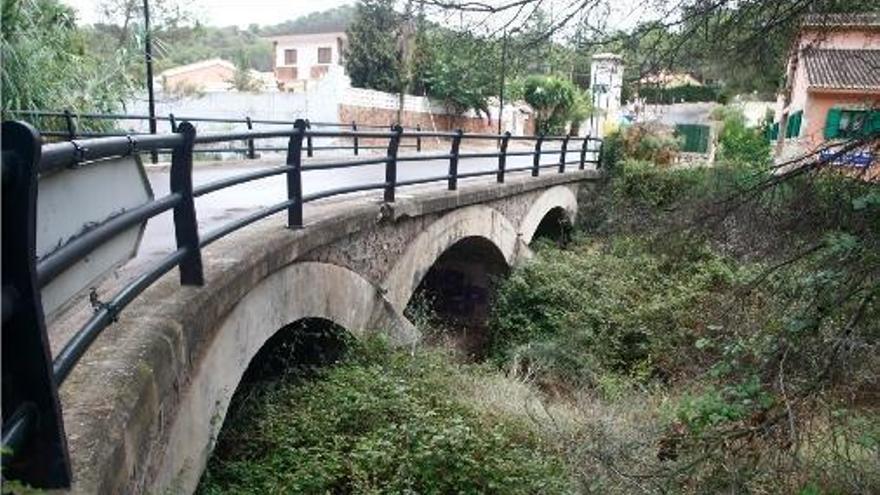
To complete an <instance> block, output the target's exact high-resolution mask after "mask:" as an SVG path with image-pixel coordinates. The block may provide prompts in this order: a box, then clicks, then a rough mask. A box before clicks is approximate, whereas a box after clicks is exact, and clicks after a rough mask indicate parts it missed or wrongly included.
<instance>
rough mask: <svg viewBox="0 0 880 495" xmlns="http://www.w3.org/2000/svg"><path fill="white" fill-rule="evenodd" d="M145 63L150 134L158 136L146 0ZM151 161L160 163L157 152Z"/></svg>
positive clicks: (151, 46)
mask: <svg viewBox="0 0 880 495" xmlns="http://www.w3.org/2000/svg"><path fill="white" fill-rule="evenodd" d="M144 61H145V62H146V64H147V99H148V105H149V114H150V134H156V95H155V94H154V93H153V41H152V39H151V38H150V3H149V0H144ZM150 158H151V161H152V162H153V163H156V162H158V161H159V155H158V153H156V152H155V151H154V152H152V153H151V154H150Z"/></svg>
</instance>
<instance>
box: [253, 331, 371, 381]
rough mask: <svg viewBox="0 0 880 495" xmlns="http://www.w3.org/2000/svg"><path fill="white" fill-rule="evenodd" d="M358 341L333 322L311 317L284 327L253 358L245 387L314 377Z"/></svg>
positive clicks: (341, 356)
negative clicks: (265, 382)
mask: <svg viewBox="0 0 880 495" xmlns="http://www.w3.org/2000/svg"><path fill="white" fill-rule="evenodd" d="M353 338H354V337H353V336H352V334H351V333H350V332H349V331H348V330H346V329H345V328H344V327H342V326H341V325H339V324H337V323H335V322H334V321H332V320H328V319H326V318H319V317H307V318H302V319H300V320H297V321H295V322H293V323H290V324H288V325H285V326H283V327H281V329H279V330H278V331H277V332H275V334H274V335H272V336H271V337H269V339H268V340H267V341H266V342H265V343H264V344H263V346H262V347H261V348H260V350H259V351H257V353H256V354H255V355H254V357H253V358H251V362H250V364H248V367H247V369H246V370H245V372H244V374H243V375H242V378H241V381H240V383H239V388H241V386H242V385H243V384H250V383H254V382H259V381H267V380H273V379H278V378H282V377H292V378H294V379H298V378H307V377H310V376H311V375H312V374H313V373H314V372H315V371H316V370H317V369H319V368H321V367H324V366H328V365H332V364H333V363H336V362H338V361H339V360H340V359H342V358H343V357H344V355H345V352H346V350H347V349H348V348H349V346H350V344H351V341H352V339H353Z"/></svg>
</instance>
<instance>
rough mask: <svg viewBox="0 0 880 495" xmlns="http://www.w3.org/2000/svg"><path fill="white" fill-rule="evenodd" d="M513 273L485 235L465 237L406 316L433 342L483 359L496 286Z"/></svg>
mask: <svg viewBox="0 0 880 495" xmlns="http://www.w3.org/2000/svg"><path fill="white" fill-rule="evenodd" d="M509 270H510V267H509V265H508V263H507V260H506V258H505V256H504V254H503V253H502V252H501V250H500V249H499V248H498V246H496V245H495V243H493V242H492V241H490V240H489V239H487V238H485V237H480V236H468V237H464V238H462V239H460V240H459V241H457V242H455V243H454V244H453V245H451V246H450V247H449V248H448V249H446V251H444V252H443V253H442V254H441V255H440V256H439V257H438V258H437V260H436V261H435V262H434V263H433V264H432V265H431V268H430V269H429V270H428V271H427V273H426V274H425V276H424V277H423V278H422V280H421V282H420V283H419V285H418V286H417V288H416V290H415V291H414V292H413V295H412V296H411V297H410V299H409V302H408V303H407V306H406V310H405V312H404V314H405V315H407V316H408V317H409V318H410V319H411V320H413V321H415V322H416V324H417V325H420V326H423V327H424V326H427V327H430V328H428V329H427V330H429V332H427V335H425V339H426V340H428V341H429V342H431V341H433V343H444V344H449V345H450V346H451V347H452V348H453V349H454V350H456V351H458V352H459V353H461V354H462V355H463V356H464V357H465V358H467V359H481V358H482V357H484V355H485V351H486V347H487V344H488V342H489V340H488V339H489V332H488V329H487V324H488V320H489V311H490V309H491V298H492V293H493V287H494V284H495V283H496V281H497V280H498V279H500V278H502V277H504V276H506V275H507V273H508V272H509ZM431 330H433V331H431Z"/></svg>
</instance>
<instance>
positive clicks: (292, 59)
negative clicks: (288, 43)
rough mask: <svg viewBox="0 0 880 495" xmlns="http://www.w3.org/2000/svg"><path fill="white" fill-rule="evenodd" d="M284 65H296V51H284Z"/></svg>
mask: <svg viewBox="0 0 880 495" xmlns="http://www.w3.org/2000/svg"><path fill="white" fill-rule="evenodd" d="M284 65H296V50H284Z"/></svg>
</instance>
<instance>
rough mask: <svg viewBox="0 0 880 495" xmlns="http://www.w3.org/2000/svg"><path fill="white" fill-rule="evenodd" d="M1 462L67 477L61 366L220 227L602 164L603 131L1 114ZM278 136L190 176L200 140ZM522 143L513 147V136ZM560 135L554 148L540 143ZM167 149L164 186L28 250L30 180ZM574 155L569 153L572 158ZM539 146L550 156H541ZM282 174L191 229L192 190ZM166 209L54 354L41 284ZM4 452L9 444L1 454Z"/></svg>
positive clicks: (25, 471)
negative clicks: (200, 123)
mask: <svg viewBox="0 0 880 495" xmlns="http://www.w3.org/2000/svg"><path fill="white" fill-rule="evenodd" d="M2 137H3V162H2V180H3V205H2V206H3V210H2V214H3V267H4V278H3V291H2V302H3V304H2V310H3V311H2V314H3V341H2V347H3V364H2V366H3V448H4V454H3V462H4V468H3V469H4V471H3V473H4V476H7V477H13V478H17V479H20V480H22V481H25V482H27V483H30V484H32V485H34V486H38V487H44V488H56V487H65V486H69V483H70V476H71V472H70V463H69V458H68V452H67V445H66V437H65V434H64V428H63V421H62V416H61V407H60V403H59V401H58V387H59V386H60V385H61V384H62V383H63V382H64V380H65V379H66V378H67V377H68V376H69V375H70V372H71V370H72V369H73V368H74V366H75V365H76V363H77V362H78V361H79V360H80V358H82V356H83V355H84V353H85V352H86V351H87V350H88V348H89V346H90V345H91V344H92V343H93V342H94V341H95V339H97V338H98V336H99V335H100V334H101V332H102V331H103V330H104V329H105V328H107V327H108V326H109V325H111V324H112V323H113V322H114V321H115V320H116V318H117V317H118V315H119V314H120V312H121V311H123V309H124V308H125V307H126V306H128V305H129V304H130V303H131V302H132V301H133V300H134V299H135V298H136V297H137V296H138V295H139V294H141V293H142V292H143V291H144V290H145V289H147V288H148V287H149V286H150V285H151V284H153V283H154V282H156V281H157V280H158V279H159V278H160V277H162V276H163V275H164V274H166V273H168V272H169V271H171V270H172V269H174V268H175V267H177V268H178V269H179V273H180V275H179V276H180V283H181V284H182V285H190V286H199V285H202V284H203V281H204V277H203V267H202V249H203V248H204V247H206V246H208V245H210V244H211V243H213V242H215V241H217V240H218V239H221V238H222V237H224V236H226V235H228V234H230V233H232V232H235V231H236V230H239V229H241V228H243V227H245V226H247V225H250V224H252V223H254V222H256V221H258V220H260V219H263V218H266V217H268V216H270V215H273V214H276V213H280V212H285V214H286V225H287V227H288V228H291V229H299V228H303V226H304V221H303V205H305V204H306V203H309V202H312V201H316V200H318V199H322V198H328V197H332V196H338V195H344V194H349V193H355V192H363V191H379V190H381V191H382V192H383V196H384V199H385V201H387V202H393V201H394V200H395V193H396V191H397V190H398V189H399V188H401V187H407V186H412V185H416V184H426V183H431V182H439V183H446V187H447V188H448V189H449V190H456V189H457V188H458V182H459V180H462V179H466V178H473V177H482V176H486V177H488V176H494V177H495V181H496V182H498V183H503V182H505V179H506V177H507V175H508V174H511V173H516V172H528V173H529V174H530V175H531V176H534V177H537V176H539V175H540V174H541V170H543V169H547V168H553V169H555V170H556V173H565V172H566V171H567V170H569V169H570V168H569V167H571V168H576V169H578V170H583V169H585V168H586V167H587V165H591V166H593V165H594V166H596V167H597V168H599V167H600V162H601V154H602V141H601V140H600V139H596V138H592V137H589V136H587V137H578V136H512V135H511V134H510V133H509V132H508V133H504V134H469V133H464V132H462V131H455V132H421V131H405V130H404V129H402V128H401V127H398V126H395V127H394V128H393V129H390V130H363V129H360V128H356V129H355V130H327V129H325V130H316V129H315V128H314V126H313V127H312V128H310V127H309V125H308V123H307V122H306V121H305V120H297V121H296V122H294V124H293V126H291V127H290V128H286V129H275V130H255V129H245V130H242V131H239V132H229V133H215V134H201V135H199V134H197V132H196V128H195V127H194V126H193V124H191V123H190V122H187V121H183V122H181V123H179V124H176V123H175V126H174V132H173V133H168V134H161V135H136V136H102V137H93V138H89V139H82V140H79V139H74V140H70V141H61V142H55V143H47V144H44V143H43V139H42V137H41V135H40V133H39V132H38V131H36V130H35V129H34V128H33V127H32V126H31V125H29V124H27V123H24V122H18V121H14V122H5V123H3V136H2ZM278 138H283V139H286V140H287V147H286V153H287V154H286V160H285V162H284V164H283V165H277V166H270V167H267V168H262V169H259V170H254V171H249V172H247V173H244V174H241V175H237V176H234V177H228V178H223V179H219V180H216V181H214V182H209V183H207V184H203V185H200V186H197V187H194V186H193V173H192V172H193V154H194V152H195V148H196V146H198V145H210V144H214V143H224V142H232V141H248V142H259V141H261V140H266V139H278ZM311 138H336V139H352V140H354V141H355V142H357V141H358V140H361V139H369V140H381V141H383V142H385V146H384V149H385V154H384V155H381V156H377V157H369V158H367V157H365V158H358V159H347V160H341V161H335V162H329V163H308V164H305V163H303V154H304V151H306V147H307V144H306V143H307V142H308V140H309V139H311ZM405 138H410V139H412V138H419V139H421V138H437V139H442V140H448V141H449V142H450V146H449V151H448V152H447V153H439V154H438V153H425V154H418V155H413V156H399V155H398V151H399V148H400V143H401V141H402V140H403V139H405ZM468 141H470V142H473V141H481V142H484V143H485V142H488V143H492V144H497V145H498V147H497V149H494V150H493V151H485V152H463V151H462V144H463V143H464V142H468ZM517 141H518V142H520V143H525V144H526V145H527V147H519V148H514V149H511V147H510V144H511V143H512V142H517ZM550 142H559V143H561V146H560V147H559V148H554V149H548V148H546V147H545V146H544V145H545V144H547V143H550ZM156 152H166V153H170V154H171V166H170V170H169V181H170V188H169V191H170V192H169V193H168V194H167V195H165V196H163V197H160V198H158V199H153V200H151V201H149V202H147V203H145V204H143V205H140V206H137V207H135V208H132V209H129V210H126V211H124V212H123V213H121V214H118V215H116V216H114V217H112V218H111V219H110V220H108V221H106V222H104V223H101V224H99V225H97V226H93V227H91V228H89V229H88V230H86V231H85V232H83V233H81V234H80V235H78V236H77V237H76V238H74V239H73V240H71V241H69V242H68V243H66V244H64V245H62V246H60V247H58V248H56V249H55V250H54V251H52V252H51V253H49V254H46V255H44V256H43V257H42V258H40V259H37V257H36V254H35V247H34V246H35V244H34V242H35V229H36V225H37V222H38V220H39V219H37V218H36V189H37V185H38V181H39V178H40V177H41V176H45V175H47V174H50V173H52V172H53V171H55V170H59V169H63V168H74V169H75V168H79V167H84V166H88V164H89V163H90V162H95V161H98V160H104V159H108V158H113V157H121V156H129V155H133V154H143V153H156ZM572 155H573V156H572ZM542 156H551V157H553V161H552V163H542V161H541V158H542ZM512 157H532V160H531V163H530V164H529V165H527V166H516V167H510V166H509V163H508V161H509V160H510V159H511V158H512ZM469 159H495V160H497V165H495V166H492V168H491V169H488V170H479V171H473V172H465V173H463V172H461V171H460V170H459V165H460V163H461V162H462V161H463V160H469ZM431 160H443V161H446V162H447V164H448V166H447V167H444V170H443V172H442V173H438V174H437V175H432V176H430V177H423V178H415V179H407V180H399V179H398V173H397V172H398V166H399V164H401V163H405V162H425V161H431ZM376 164H384V166H385V174H384V176H385V178H384V181H381V182H373V183H365V184H358V185H353V186H346V187H338V188H335V189H330V190H324V191H320V192H315V193H311V194H304V193H303V176H304V175H307V174H308V173H309V172H312V171H317V170H333V169H343V168H349V167H362V166H368V165H376ZM281 175H284V176H285V177H286V182H287V197H286V198H284V199H283V200H282V201H280V202H278V203H277V204H275V205H272V206H269V207H264V208H261V209H259V210H257V211H255V212H253V213H250V214H248V215H246V216H244V217H242V218H239V219H236V220H233V221H231V222H229V223H227V224H225V225H223V226H220V227H218V228H214V229H212V230H209V231H207V232H199V228H198V221H197V212H196V208H195V205H194V199H195V198H197V197H200V196H204V195H207V194H211V193H214V192H216V191H220V190H224V189H226V188H229V187H233V186H239V185H242V184H245V183H249V182H251V181H255V180H258V179H263V178H267V177H273V176H281ZM169 211H170V212H172V215H173V219H174V232H175V240H176V247H175V249H174V251H172V252H171V253H170V254H167V255H166V256H165V257H164V258H161V259H159V260H158V261H156V262H154V263H153V264H152V265H151V266H149V268H148V269H146V270H145V271H143V272H142V273H140V274H138V275H137V276H136V277H135V278H134V279H132V280H131V281H130V282H128V283H127V284H126V285H125V286H124V287H122V288H121V289H120V290H119V291H118V292H117V293H116V294H115V295H113V296H112V298H111V299H109V300H108V301H106V302H102V303H100V304H98V305H96V306H95V312H94V314H92V316H91V317H90V318H89V320H88V321H87V322H86V323H85V324H84V325H83V326H82V327H81V328H80V329H79V330H78V331H77V332H76V333H75V334H74V335H73V337H72V338H71V339H70V340H69V341H68V342H67V343H66V344H65V345H64V346H63V347H62V348H61V350H60V351H59V352H58V353H57V354H56V355H55V356H54V357H52V356H51V352H50V350H49V345H48V337H47V332H46V325H45V322H44V315H43V307H42V303H41V298H40V289H41V288H43V287H45V286H46V285H47V284H49V283H50V282H51V281H52V280H53V279H55V277H57V276H59V275H60V274H61V273H63V272H64V271H65V270H67V269H68V268H70V267H71V266H73V265H74V264H75V263H77V262H78V261H80V260H82V259H83V258H84V257H86V256H88V255H90V253H92V252H93V251H94V250H95V249H96V248H98V247H99V246H101V245H103V244H104V243H106V242H107V241H109V240H110V239H112V238H114V237H115V236H116V235H118V234H120V233H122V232H124V231H126V230H128V229H130V228H132V227H134V226H137V225H140V224H142V223H143V222H145V221H147V220H149V219H151V218H153V217H155V216H157V215H159V214H162V213H164V212H169ZM10 452H11V454H10Z"/></svg>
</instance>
